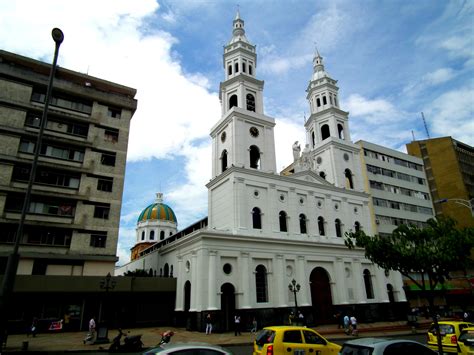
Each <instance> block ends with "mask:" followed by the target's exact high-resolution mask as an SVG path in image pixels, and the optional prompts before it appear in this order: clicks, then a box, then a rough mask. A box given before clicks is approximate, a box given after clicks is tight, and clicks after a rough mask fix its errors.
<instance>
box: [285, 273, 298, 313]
mask: <svg viewBox="0 0 474 355" xmlns="http://www.w3.org/2000/svg"><path fill="white" fill-rule="evenodd" d="M300 288H301V285H300V284H297V283H296V280H295V279H293V280H291V283H290V284H289V285H288V289H289V290H290V292H293V295H294V296H295V317H298V299H297V297H296V293H297V292H299V291H300Z"/></svg>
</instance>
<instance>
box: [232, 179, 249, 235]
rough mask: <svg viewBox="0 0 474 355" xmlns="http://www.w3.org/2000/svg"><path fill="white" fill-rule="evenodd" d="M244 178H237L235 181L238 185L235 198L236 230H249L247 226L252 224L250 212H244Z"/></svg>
mask: <svg viewBox="0 0 474 355" xmlns="http://www.w3.org/2000/svg"><path fill="white" fill-rule="evenodd" d="M244 181H245V179H244V178H241V177H237V178H236V179H235V184H236V185H237V186H236V188H235V190H234V191H235V192H234V198H235V204H234V208H235V223H234V226H235V227H234V228H235V229H247V226H248V225H249V223H250V210H249V211H246V210H244V199H243V198H242V196H244V193H245V192H244V188H245V185H244Z"/></svg>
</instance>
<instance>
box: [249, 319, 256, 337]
mask: <svg viewBox="0 0 474 355" xmlns="http://www.w3.org/2000/svg"><path fill="white" fill-rule="evenodd" d="M250 332H251V333H256V332H257V319H256V318H255V317H253V320H252V330H251V331H250Z"/></svg>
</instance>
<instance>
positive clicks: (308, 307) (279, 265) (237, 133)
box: [116, 13, 406, 329]
mask: <svg viewBox="0 0 474 355" xmlns="http://www.w3.org/2000/svg"><path fill="white" fill-rule="evenodd" d="M224 70H225V80H224V81H223V82H221V84H220V92H219V98H220V101H221V106H222V117H221V118H220V119H219V120H218V121H217V122H216V124H215V125H214V127H212V129H211V132H210V135H211V137H212V178H211V180H210V182H209V183H208V184H207V185H206V187H207V188H208V195H209V197H208V198H209V207H208V217H207V218H204V219H203V220H201V221H198V222H197V223H195V224H194V225H192V226H190V227H187V228H185V229H183V230H181V231H179V232H177V219H176V216H175V215H174V212H173V211H172V209H171V208H170V207H169V206H167V205H166V204H164V203H162V196H161V195H159V196H158V199H157V202H156V203H154V204H152V205H150V206H148V207H147V208H146V209H145V210H144V211H143V212H142V214H141V215H140V218H139V220H138V224H137V241H136V245H135V247H134V248H132V254H133V257H132V261H131V262H130V263H128V264H126V265H124V266H122V267H120V268H118V269H117V270H116V275H121V274H123V273H125V272H126V271H130V270H131V271H133V270H136V269H144V270H146V271H150V272H151V273H154V274H156V275H157V276H158V275H159V276H167V277H174V278H176V279H177V287H176V301H175V312H177V314H180V313H182V314H183V315H185V316H186V318H187V319H190V320H191V323H192V324H194V326H193V327H195V328H197V329H200V324H202V319H203V317H204V315H205V314H207V313H211V314H213V315H214V317H213V318H214V319H216V320H218V324H217V326H218V328H220V329H228V328H229V327H230V326H231V325H232V322H233V316H234V314H235V313H239V314H240V315H241V316H242V317H243V320H244V322H249V323H250V321H251V319H252V318H253V317H257V319H258V321H259V323H260V324H261V325H267V324H270V323H272V324H275V323H280V324H281V323H285V322H286V321H287V319H288V314H289V313H290V311H292V310H293V307H294V306H295V293H294V292H291V291H290V290H289V284H290V283H291V282H292V280H295V281H296V283H297V284H299V285H300V289H299V291H298V292H297V293H296V297H297V299H296V301H297V305H298V307H299V309H300V310H301V311H302V312H303V313H304V314H305V316H306V318H307V319H308V321H309V322H311V323H313V324H316V323H324V322H332V321H333V314H334V313H335V312H336V311H340V312H345V313H351V314H355V315H356V316H358V317H359V319H361V320H364V319H367V320H369V319H374V318H377V317H382V316H383V317H385V319H387V318H386V317H387V316H390V315H393V314H394V313H397V312H398V310H400V309H403V307H402V306H405V302H406V298H405V293H404V290H403V288H402V287H403V283H402V278H401V275H400V274H398V273H395V272H393V271H390V272H387V271H384V270H382V269H380V268H378V267H377V266H376V265H374V264H372V263H371V262H370V261H369V260H367V259H366V258H365V257H364V251H363V250H349V249H348V248H347V247H346V246H345V245H344V233H345V232H347V231H350V230H352V231H355V230H358V229H362V230H364V231H365V232H366V233H367V234H369V235H372V234H373V230H372V225H371V223H370V214H369V207H368V201H369V195H368V194H367V193H365V192H364V186H363V184H364V179H363V176H362V170H361V161H360V156H359V154H360V147H359V146H357V145H355V144H353V143H352V142H351V140H350V133H349V122H348V112H346V111H343V110H341V109H340V108H339V98H338V86H337V81H336V80H334V79H332V78H331V77H330V76H329V75H328V74H327V73H326V71H325V69H324V65H323V60H322V57H321V56H320V55H319V53H316V55H315V58H314V60H313V75H312V77H311V80H310V82H309V84H308V88H307V90H306V92H307V96H306V97H307V100H308V102H309V106H310V112H311V115H310V116H309V118H308V119H307V120H306V122H305V124H304V128H305V129H306V137H307V138H306V139H307V144H306V145H305V147H304V148H303V151H302V152H300V146H299V144H298V142H295V144H294V146H293V153H294V162H292V164H291V165H290V167H289V168H287V169H285V171H284V173H282V174H279V173H278V172H277V168H276V159H275V139H274V127H275V120H274V119H273V118H272V117H269V116H266V115H265V113H264V111H263V86H264V82H263V81H262V80H259V79H258V78H257V55H256V47H255V46H254V45H252V44H251V43H250V42H249V41H248V39H247V37H246V35H245V29H244V21H243V20H242V19H241V18H240V15H239V13H237V16H236V18H235V20H234V21H233V32H232V38H231V40H230V42H229V43H228V44H227V45H226V46H225V47H224Z"/></svg>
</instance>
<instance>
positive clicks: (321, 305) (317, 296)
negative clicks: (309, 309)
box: [309, 267, 332, 324]
mask: <svg viewBox="0 0 474 355" xmlns="http://www.w3.org/2000/svg"><path fill="white" fill-rule="evenodd" d="M309 282H310V285H311V303H312V305H313V317H314V322H315V323H316V324H322V323H328V322H331V321H332V295H331V285H330V283H329V275H328V273H327V271H326V270H324V269H323V268H322V267H317V268H314V269H313V271H312V272H311V275H310V276H309Z"/></svg>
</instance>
